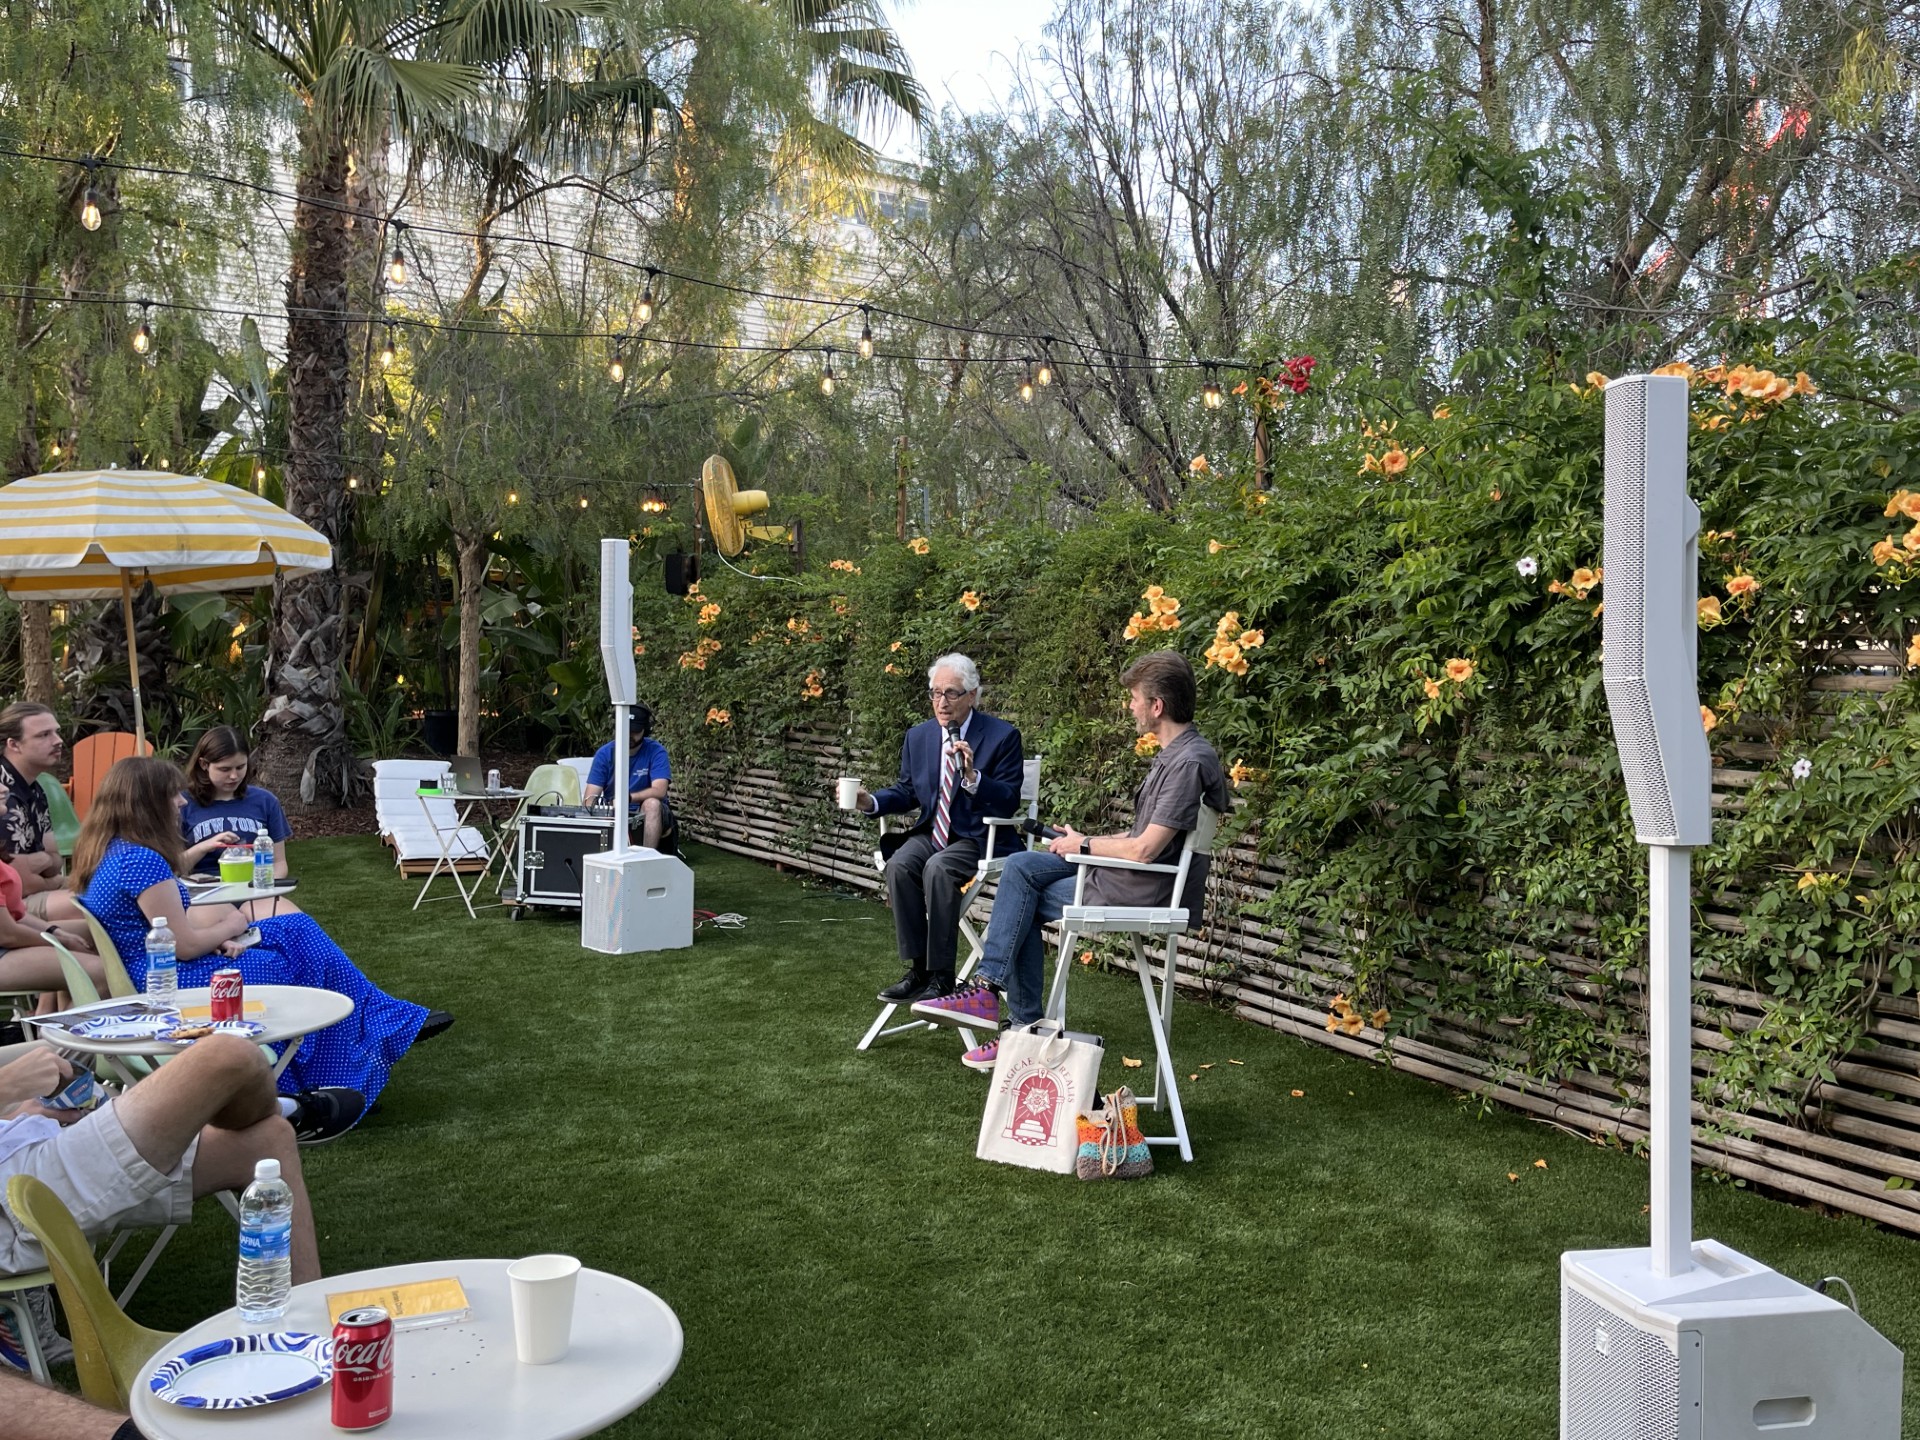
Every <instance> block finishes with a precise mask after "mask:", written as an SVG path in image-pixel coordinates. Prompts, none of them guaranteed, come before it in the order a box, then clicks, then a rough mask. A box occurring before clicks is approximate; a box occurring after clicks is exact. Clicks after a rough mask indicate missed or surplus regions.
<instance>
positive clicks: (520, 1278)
mask: <svg viewBox="0 0 1920 1440" xmlns="http://www.w3.org/2000/svg"><path fill="white" fill-rule="evenodd" d="M579 1278H580V1262H579V1261H578V1260H576V1259H574V1258H573V1256H571V1255H529V1256H528V1257H527V1258H526V1259H524V1260H516V1261H514V1262H513V1264H511V1265H509V1266H508V1267H507V1281H508V1283H509V1285H510V1286H511V1287H512V1290H513V1348H514V1350H515V1351H516V1352H517V1353H518V1354H519V1356H520V1363H521V1364H522V1365H551V1364H553V1362H554V1361H556V1360H558V1359H560V1358H561V1357H562V1356H564V1355H565V1354H566V1353H567V1347H568V1345H570V1344H571V1343H572V1341H573V1291H574V1285H575V1282H576V1281H578V1280H579Z"/></svg>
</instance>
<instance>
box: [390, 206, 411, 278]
mask: <svg viewBox="0 0 1920 1440" xmlns="http://www.w3.org/2000/svg"><path fill="white" fill-rule="evenodd" d="M406 235H407V227H406V226H405V225H403V224H401V223H400V221H398V220H396V221H394V222H393V259H392V260H390V261H388V262H387V280H388V282H389V283H390V284H391V285H392V286H393V287H394V289H396V290H397V289H399V288H400V287H401V286H403V285H405V284H406V283H407V257H406V256H405V255H403V254H401V253H400V242H401V241H402V240H404V239H405V238H406Z"/></svg>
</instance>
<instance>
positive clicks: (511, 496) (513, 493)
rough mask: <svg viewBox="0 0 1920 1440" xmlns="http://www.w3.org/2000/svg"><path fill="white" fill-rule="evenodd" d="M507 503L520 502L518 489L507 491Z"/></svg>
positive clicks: (514, 503)
mask: <svg viewBox="0 0 1920 1440" xmlns="http://www.w3.org/2000/svg"><path fill="white" fill-rule="evenodd" d="M507 503H508V504H509V505H518V504H519V503H520V492H519V491H518V490H509V491H507Z"/></svg>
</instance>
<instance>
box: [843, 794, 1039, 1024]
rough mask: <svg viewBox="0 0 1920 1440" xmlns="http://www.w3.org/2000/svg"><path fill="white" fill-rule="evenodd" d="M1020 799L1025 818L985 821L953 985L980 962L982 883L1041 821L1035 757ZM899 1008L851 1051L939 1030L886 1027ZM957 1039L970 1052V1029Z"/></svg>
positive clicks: (880, 858)
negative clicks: (1026, 829)
mask: <svg viewBox="0 0 1920 1440" xmlns="http://www.w3.org/2000/svg"><path fill="white" fill-rule="evenodd" d="M1020 798H1021V799H1022V800H1024V801H1025V802H1026V807H1027V808H1026V813H1025V814H1024V815H1015V816H1013V817H1012V818H1010V819H995V818H991V817H989V818H988V819H987V820H986V822H985V823H986V827H987V848H986V851H985V853H983V854H982V855H981V857H980V864H979V866H978V867H977V868H976V869H975V870H974V872H973V879H972V880H971V881H969V882H968V884H967V895H968V897H969V898H968V901H967V907H966V909H965V910H963V911H962V912H961V914H960V938H961V939H963V940H965V941H966V942H967V954H966V958H965V959H963V960H962V961H961V962H960V966H959V969H958V970H956V971H955V972H954V977H953V978H954V982H955V983H956V984H958V983H960V982H962V981H964V980H965V979H966V978H967V976H969V975H971V974H972V973H973V967H974V966H976V965H978V964H979V963H980V955H981V948H982V945H983V943H984V941H983V937H982V936H981V934H980V932H979V930H978V929H977V928H975V926H974V923H973V920H972V915H973V911H974V907H975V906H977V905H978V904H979V903H980V899H981V896H982V895H983V894H984V893H985V891H986V884H985V882H986V881H988V880H992V879H997V878H999V875H1000V872H1001V871H1002V870H1004V869H1006V868H1007V860H1008V858H1009V857H1010V856H1012V854H1013V853H1014V852H1015V851H1016V850H1020V849H1022V848H1025V847H1023V846H1022V845H1021V844H1020V827H1021V825H1023V824H1024V823H1026V822H1027V821H1028V820H1037V819H1039V818H1040V761H1039V759H1038V758H1035V759H1032V760H1026V761H1023V762H1021V765H1020ZM880 833H881V834H882V835H885V834H886V833H887V818H886V816H884V815H883V816H881V817H880ZM1029 844H1031V841H1029ZM873 868H874V869H876V870H878V871H880V872H881V873H882V874H885V873H886V869H887V860H886V857H885V856H884V855H882V854H881V853H880V851H879V850H878V849H876V850H875V851H874V852H873ZM899 1008H900V1006H899V1005H898V1003H887V1004H883V1005H882V1006H881V1007H880V1013H879V1015H877V1016H876V1017H875V1018H874V1022H873V1024H871V1025H869V1026H868V1027H867V1033H866V1034H865V1035H862V1036H861V1037H860V1043H859V1044H858V1045H856V1046H854V1047H853V1048H854V1049H856V1050H865V1049H867V1048H868V1047H869V1046H871V1045H872V1044H873V1042H874V1041H876V1040H878V1039H880V1038H881V1037H882V1036H886V1035H900V1034H903V1033H905V1032H906V1031H908V1030H938V1029H940V1026H938V1025H935V1024H933V1023H932V1022H931V1021H927V1020H906V1021H902V1022H901V1023H900V1024H898V1025H889V1024H887V1022H888V1021H889V1020H891V1019H892V1018H893V1012H894V1011H896V1010H898V1009H899ZM960 1038H961V1040H962V1041H964V1042H965V1045H966V1048H967V1049H969V1050H971V1049H973V1048H974V1047H975V1045H976V1044H977V1042H976V1041H975V1039H974V1037H973V1032H972V1031H971V1030H967V1029H964V1028H963V1029H962V1030H961V1031H960Z"/></svg>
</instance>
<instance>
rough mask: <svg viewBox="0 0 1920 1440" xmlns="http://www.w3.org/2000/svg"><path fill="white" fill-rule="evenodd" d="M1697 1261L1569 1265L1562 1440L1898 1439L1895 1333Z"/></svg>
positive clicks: (1705, 1258) (1777, 1285) (1612, 1258)
mask: <svg viewBox="0 0 1920 1440" xmlns="http://www.w3.org/2000/svg"><path fill="white" fill-rule="evenodd" d="M1608 575H1609V578H1611V575H1612V572H1611V571H1609V572H1608ZM1692 1261H1693V1263H1692V1268H1691V1269H1689V1270H1688V1271H1687V1272H1686V1273H1685V1274H1683V1275H1678V1276H1672V1277H1666V1278H1662V1277H1658V1276H1655V1275H1654V1274H1653V1273H1652V1270H1651V1268H1650V1267H1649V1265H1648V1252H1647V1251H1645V1250H1576V1251H1569V1252H1568V1253H1567V1254H1565V1255H1562V1256H1561V1257H1560V1435H1561V1440H1789V1437H1792V1440H1899V1435H1900V1390H1901V1370H1902V1363H1901V1355H1900V1351H1899V1350H1898V1349H1896V1348H1895V1347H1894V1346H1893V1345H1892V1344H1891V1343H1890V1342H1889V1341H1888V1340H1887V1339H1886V1337H1885V1336H1883V1335H1881V1334H1879V1333H1878V1332H1877V1331H1876V1330H1874V1329H1873V1327H1872V1326H1870V1325H1868V1324H1867V1322H1866V1321H1865V1320H1863V1319H1861V1318H1860V1316H1859V1315H1858V1314H1857V1313H1855V1311H1854V1310H1853V1309H1851V1308H1850V1307H1849V1306H1847V1305H1843V1304H1841V1303H1840V1302H1839V1301H1838V1300H1835V1299H1833V1298H1831V1297H1830V1296H1827V1295H1822V1294H1820V1293H1819V1292H1818V1291H1815V1290H1812V1289H1809V1288H1808V1287H1807V1286H1805V1285H1802V1284H1800V1283H1799V1282H1798V1281H1795V1280H1790V1279H1788V1278H1787V1277H1786V1276H1785V1275H1782V1274H1780V1273H1779V1272H1778V1271H1776V1270H1772V1269H1769V1268H1768V1267H1767V1266H1765V1265H1762V1264H1761V1263H1760V1262H1759V1261H1757V1260H1753V1259H1750V1258H1748V1257H1747V1256H1745V1255H1742V1254H1741V1253H1740V1252H1739V1251H1737V1250H1733V1249H1730V1248H1729V1247H1727V1246H1725V1245H1722V1244H1719V1243H1718V1242H1717V1241H1713V1240H1700V1241H1696V1242H1695V1243H1694V1245H1693V1254H1692Z"/></svg>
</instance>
